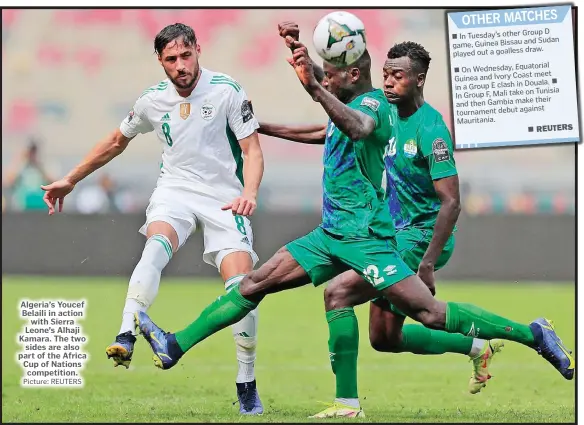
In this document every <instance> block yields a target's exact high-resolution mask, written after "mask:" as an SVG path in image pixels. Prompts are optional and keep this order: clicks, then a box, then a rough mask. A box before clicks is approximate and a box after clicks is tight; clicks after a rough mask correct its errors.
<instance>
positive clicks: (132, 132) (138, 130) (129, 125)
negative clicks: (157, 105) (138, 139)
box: [120, 97, 154, 139]
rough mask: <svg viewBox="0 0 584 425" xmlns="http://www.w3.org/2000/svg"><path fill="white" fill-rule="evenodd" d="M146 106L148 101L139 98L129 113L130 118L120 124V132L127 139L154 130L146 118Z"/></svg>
mask: <svg viewBox="0 0 584 425" xmlns="http://www.w3.org/2000/svg"><path fill="white" fill-rule="evenodd" d="M146 105H147V100H145V98H144V97H141V98H139V99H138V100H137V101H136V103H135V104H134V107H133V108H132V109H131V110H130V112H128V116H127V117H126V118H124V120H123V121H122V123H121V124H120V131H121V132H122V134H123V135H124V136H126V137H127V138H130V139H131V138H132V137H135V136H137V135H138V134H145V133H149V132H151V131H153V130H154V127H153V126H152V124H151V123H150V121H148V118H147V117H146Z"/></svg>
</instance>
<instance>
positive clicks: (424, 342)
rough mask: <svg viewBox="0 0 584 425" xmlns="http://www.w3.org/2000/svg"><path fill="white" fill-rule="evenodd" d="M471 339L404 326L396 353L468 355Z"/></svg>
mask: <svg viewBox="0 0 584 425" xmlns="http://www.w3.org/2000/svg"><path fill="white" fill-rule="evenodd" d="M472 343H473V338H471V337H468V336H464V335H460V334H457V333H456V334H455V333H453V334H451V333H448V332H444V331H436V330H433V329H428V328H426V327H424V326H422V325H413V324H412V325H404V326H403V328H402V341H401V343H400V345H399V346H398V347H397V348H396V350H395V351H396V352H403V353H414V354H444V353H458V354H465V355H469V353H470V351H471V348H472Z"/></svg>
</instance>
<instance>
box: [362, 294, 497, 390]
mask: <svg viewBox="0 0 584 425" xmlns="http://www.w3.org/2000/svg"><path fill="white" fill-rule="evenodd" d="M393 310H395V309H394V308H393V306H392V305H391V304H390V303H389V302H388V301H387V300H386V299H385V298H383V297H381V298H377V299H375V300H374V301H372V302H371V304H370V309H369V340H370V342H371V346H372V347H373V348H374V349H375V350H377V351H381V352H388V353H414V354H422V355H433V354H445V353H456V354H463V355H465V356H468V357H469V358H470V360H471V361H472V375H471V378H470V380H469V383H468V390H469V392H470V393H471V394H476V393H478V392H480V390H481V389H482V388H484V387H485V385H486V383H487V381H488V380H489V379H490V378H491V374H490V373H489V366H490V365H491V362H492V360H493V357H494V355H495V354H496V353H498V352H499V351H500V350H501V349H502V347H503V346H504V342H503V340H500V339H493V340H491V341H485V340H483V339H479V338H472V337H469V336H465V335H460V334H451V333H448V332H444V331H438V330H434V329H429V328H426V327H425V326H422V325H418V324H407V325H404V321H405V318H406V316H404V315H403V314H402V313H401V312H396V311H393Z"/></svg>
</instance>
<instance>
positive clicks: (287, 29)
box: [278, 21, 324, 84]
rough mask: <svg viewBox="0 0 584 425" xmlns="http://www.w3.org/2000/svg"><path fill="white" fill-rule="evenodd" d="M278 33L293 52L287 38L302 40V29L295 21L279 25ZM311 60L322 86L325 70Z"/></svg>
mask: <svg viewBox="0 0 584 425" xmlns="http://www.w3.org/2000/svg"><path fill="white" fill-rule="evenodd" d="M278 32H279V33H280V37H282V38H283V39H285V40H286V46H287V47H288V48H289V49H290V50H293V46H292V43H291V42H289V41H288V39H287V37H291V38H292V40H294V41H299V40H300V28H299V27H298V24H297V23H296V22H293V21H284V22H281V23H279V24H278ZM309 60H310V61H311V62H312V69H313V71H314V77H315V78H316V80H317V81H318V82H319V83H321V84H322V81H323V80H324V70H323V69H322V68H321V67H320V66H318V65H317V64H316V62H314V61H313V60H312V59H311V58H309Z"/></svg>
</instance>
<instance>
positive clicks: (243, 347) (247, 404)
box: [216, 250, 264, 415]
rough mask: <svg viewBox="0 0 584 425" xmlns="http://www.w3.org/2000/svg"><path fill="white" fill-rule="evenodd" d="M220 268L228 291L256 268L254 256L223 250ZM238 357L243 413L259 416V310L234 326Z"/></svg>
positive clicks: (239, 393)
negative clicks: (257, 349) (256, 367)
mask: <svg viewBox="0 0 584 425" xmlns="http://www.w3.org/2000/svg"><path fill="white" fill-rule="evenodd" d="M216 261H217V265H218V267H219V270H220V272H221V277H222V278H223V280H224V282H225V290H226V291H227V292H229V291H231V290H232V289H233V288H235V287H236V286H237V285H238V284H239V282H240V280H241V279H242V278H243V277H244V276H245V275H246V274H248V273H249V272H251V271H252V269H253V264H254V260H253V259H252V253H249V252H246V251H237V250H224V251H222V252H220V253H219V254H218V258H217V260H216ZM231 329H232V331H233V339H234V340H235V348H236V355H237V363H238V371H237V377H236V380H235V383H236V387H237V399H238V401H239V412H240V413H241V414H251V415H259V414H262V413H263V411H264V408H263V406H262V402H261V401H260V397H259V394H258V391H257V383H256V377H255V368H254V366H255V361H256V347H257V334H258V309H257V308H256V309H254V310H252V311H250V312H249V313H248V314H247V315H246V316H245V317H244V318H243V319H241V320H240V321H239V322H237V323H235V324H234V325H232V327H231Z"/></svg>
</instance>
